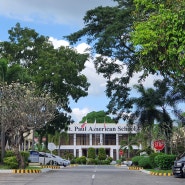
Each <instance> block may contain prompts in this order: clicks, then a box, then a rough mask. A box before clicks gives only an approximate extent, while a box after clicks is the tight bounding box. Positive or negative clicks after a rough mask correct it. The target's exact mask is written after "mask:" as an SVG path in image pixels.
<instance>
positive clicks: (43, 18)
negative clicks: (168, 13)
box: [0, 0, 155, 122]
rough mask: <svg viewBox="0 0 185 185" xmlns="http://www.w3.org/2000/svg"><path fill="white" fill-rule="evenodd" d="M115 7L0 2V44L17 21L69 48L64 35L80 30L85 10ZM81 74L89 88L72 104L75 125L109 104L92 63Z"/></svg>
mask: <svg viewBox="0 0 185 185" xmlns="http://www.w3.org/2000/svg"><path fill="white" fill-rule="evenodd" d="M114 4H115V2H114V1H112V0H0V22H1V24H0V26H1V28H0V30H1V34H0V41H5V40H8V30H9V29H11V28H12V27H14V26H15V24H16V23H17V22H19V23H20V24H21V27H28V28H31V29H35V31H36V32H38V33H39V34H41V35H45V36H49V37H51V38H50V39H51V41H53V44H54V45H55V46H56V47H57V46H60V45H69V43H68V42H67V41H64V39H63V36H65V35H69V34H71V33H73V32H75V31H78V30H79V29H81V28H83V26H84V25H83V17H84V15H85V13H86V11H88V10H90V9H93V8H95V7H97V6H112V5H114ZM86 47H87V44H85V43H83V42H82V43H80V44H79V45H78V46H77V50H78V51H79V52H83V51H84V50H85V48H86ZM83 73H84V74H85V75H86V76H87V78H88V81H89V82H90V83H91V86H90V88H89V91H88V92H89V95H88V97H86V98H81V99H80V100H79V101H78V102H77V103H74V102H73V101H72V102H71V107H72V109H73V112H72V117H73V119H74V120H75V122H79V121H80V120H81V118H82V117H83V116H85V115H86V114H87V113H88V112H91V111H100V110H106V105H107V104H108V99H107V98H106V96H105V93H104V91H105V85H106V83H105V80H104V79H103V77H102V76H101V75H98V74H96V71H95V69H94V66H93V63H92V62H91V61H90V62H86V69H85V70H84V71H83ZM137 76H138V75H137V74H136V75H135V77H134V78H133V80H132V82H131V84H136V83H137V79H138V78H137ZM153 78H155V77H150V78H148V80H147V81H146V82H145V85H146V86H150V85H151V84H152V82H153Z"/></svg>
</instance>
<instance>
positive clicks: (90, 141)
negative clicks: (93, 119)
mask: <svg viewBox="0 0 185 185" xmlns="http://www.w3.org/2000/svg"><path fill="white" fill-rule="evenodd" d="M89 145H90V146H92V134H90V136H89Z"/></svg>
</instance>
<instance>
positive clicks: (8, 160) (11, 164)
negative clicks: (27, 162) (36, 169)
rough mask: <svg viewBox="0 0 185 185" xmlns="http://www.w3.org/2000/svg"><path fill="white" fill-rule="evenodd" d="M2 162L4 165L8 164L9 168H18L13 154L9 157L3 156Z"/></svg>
mask: <svg viewBox="0 0 185 185" xmlns="http://www.w3.org/2000/svg"><path fill="white" fill-rule="evenodd" d="M3 162H4V164H5V165H6V166H8V167H9V168H10V169H18V167H19V165H18V162H17V159H16V157H15V156H11V157H5V158H4V159H3Z"/></svg>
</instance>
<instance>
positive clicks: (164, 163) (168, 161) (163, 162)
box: [154, 154, 176, 170]
mask: <svg viewBox="0 0 185 185" xmlns="http://www.w3.org/2000/svg"><path fill="white" fill-rule="evenodd" d="M175 158H176V156H175V155H168V154H163V155H157V156H156V157H155V158H154V161H155V163H156V164H157V166H158V167H159V168H160V169H161V170H169V169H171V167H172V165H173V163H174V160H175Z"/></svg>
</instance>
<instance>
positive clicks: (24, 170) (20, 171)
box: [12, 169, 41, 173]
mask: <svg viewBox="0 0 185 185" xmlns="http://www.w3.org/2000/svg"><path fill="white" fill-rule="evenodd" d="M12 173H41V170H28V169H14V170H12Z"/></svg>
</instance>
